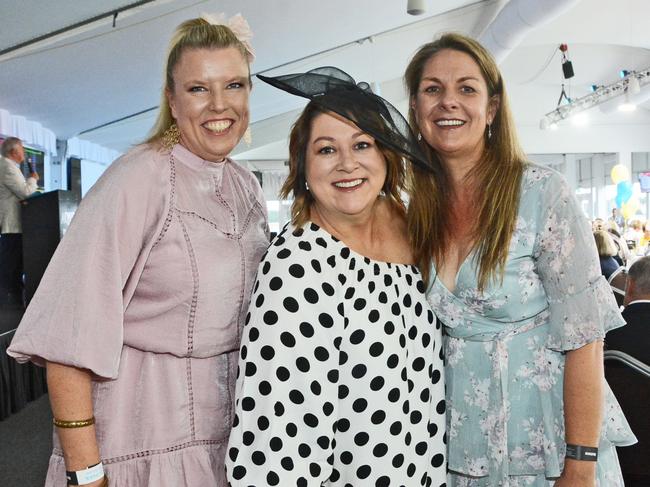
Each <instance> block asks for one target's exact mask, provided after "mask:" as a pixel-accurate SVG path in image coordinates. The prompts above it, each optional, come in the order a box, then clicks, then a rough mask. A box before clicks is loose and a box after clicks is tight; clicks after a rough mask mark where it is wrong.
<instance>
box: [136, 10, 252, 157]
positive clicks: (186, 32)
mask: <svg viewBox="0 0 650 487" xmlns="http://www.w3.org/2000/svg"><path fill="white" fill-rule="evenodd" d="M228 47H234V48H235V49H237V50H238V51H239V52H240V53H241V55H242V57H243V58H244V59H245V60H246V61H247V63H250V60H251V59H252V53H251V52H250V51H249V50H248V49H247V48H246V46H245V45H244V43H243V42H241V41H240V40H239V39H238V38H237V36H236V35H235V33H234V32H233V31H232V30H231V29H230V28H229V27H228V26H226V25H214V24H211V23H209V22H208V21H207V20H205V19H202V18H196V19H191V20H187V21H185V22H183V23H182V24H180V25H179V26H178V27H177V28H176V31H175V32H174V35H173V36H172V38H171V40H170V41H169V49H168V51H167V62H166V63H165V72H164V76H165V86H164V87H163V89H162V94H161V97H160V109H159V111H158V117H157V119H156V123H155V124H154V126H153V127H152V129H151V132H150V133H149V137H148V138H147V140H146V141H145V142H146V143H150V144H155V143H158V142H160V140H161V138H162V137H163V135H164V134H165V131H166V130H167V129H168V128H169V127H171V125H172V124H173V123H174V117H172V112H171V108H170V107H169V101H168V100H167V93H168V92H170V93H171V92H173V91H174V68H176V65H177V64H178V63H179V62H180V60H181V57H182V55H183V53H184V52H185V51H186V50H188V49H224V48H228ZM249 82H250V69H249Z"/></svg>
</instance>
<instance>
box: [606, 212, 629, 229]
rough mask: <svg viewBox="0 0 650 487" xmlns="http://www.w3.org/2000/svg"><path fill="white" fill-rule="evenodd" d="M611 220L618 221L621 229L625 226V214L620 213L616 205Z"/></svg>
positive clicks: (617, 223)
mask: <svg viewBox="0 0 650 487" xmlns="http://www.w3.org/2000/svg"><path fill="white" fill-rule="evenodd" d="M609 221H610V222H613V223H616V226H618V228H620V229H624V228H625V218H623V215H619V214H618V208H616V207H614V208H612V215H611V216H610V217H609Z"/></svg>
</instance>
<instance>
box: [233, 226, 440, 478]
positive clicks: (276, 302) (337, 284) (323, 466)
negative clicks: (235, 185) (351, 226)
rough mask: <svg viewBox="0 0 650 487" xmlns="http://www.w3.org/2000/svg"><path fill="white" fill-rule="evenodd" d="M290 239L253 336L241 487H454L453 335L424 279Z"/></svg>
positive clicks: (257, 302)
mask: <svg viewBox="0 0 650 487" xmlns="http://www.w3.org/2000/svg"><path fill="white" fill-rule="evenodd" d="M281 236H282V240H278V239H277V238H276V240H275V241H274V243H273V245H271V247H270V248H269V251H268V254H267V255H266V257H265V258H264V261H263V262H262V264H260V272H259V273H258V285H256V287H255V289H256V290H255V292H254V294H253V297H252V299H251V306H250V310H249V311H250V318H249V319H248V320H247V322H246V324H245V326H244V330H243V334H242V345H241V352H240V363H239V370H241V371H242V373H240V374H239V376H238V380H237V392H236V399H235V408H236V411H235V412H236V415H235V416H236V419H235V421H234V425H233V429H232V432H231V435H230V443H229V445H228V454H227V456H226V467H227V474H228V479H229V481H230V483H231V485H232V486H233V487H244V486H249V485H255V486H258V487H262V486H266V485H280V486H294V485H295V486H314V487H316V486H321V485H323V486H335V487H344V486H365V485H368V486H393V485H395V486H399V485H407V486H418V485H423V486H427V485H432V486H440V485H444V483H445V481H446V462H445V455H446V446H445V439H444V437H445V402H444V374H443V373H442V359H441V357H440V354H439V350H440V348H441V330H440V328H439V327H436V323H435V316H434V315H433V313H431V312H430V308H429V305H428V304H427V302H426V299H425V296H424V286H423V285H422V282H421V280H420V274H419V272H418V271H417V269H416V268H415V267H413V266H409V265H404V264H390V263H385V262H378V261H373V260H371V259H368V258H364V257H363V256H360V255H359V254H357V253H355V252H354V251H352V250H350V249H349V248H347V247H346V246H345V245H344V244H343V243H342V242H340V241H338V240H337V239H335V238H334V237H332V236H331V235H329V234H328V233H327V232H325V231H323V230H322V229H320V228H319V227H318V226H316V225H314V224H308V225H306V226H305V227H304V228H302V229H294V228H293V227H291V226H289V225H288V226H287V227H286V230H285V231H283V232H282V233H281Z"/></svg>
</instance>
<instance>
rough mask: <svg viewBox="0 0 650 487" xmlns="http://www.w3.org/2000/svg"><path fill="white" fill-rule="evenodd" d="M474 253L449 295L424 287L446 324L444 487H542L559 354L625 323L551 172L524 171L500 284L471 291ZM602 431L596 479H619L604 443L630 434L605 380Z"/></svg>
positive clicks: (560, 447)
mask: <svg viewBox="0 0 650 487" xmlns="http://www.w3.org/2000/svg"><path fill="white" fill-rule="evenodd" d="M474 256H475V254H470V256H469V257H468V258H467V260H466V261H465V262H464V263H463V265H462V266H461V268H460V269H459V271H458V275H457V277H456V288H455V289H454V292H453V293H452V292H450V291H449V290H448V289H447V288H446V287H445V286H444V284H442V282H441V281H440V280H439V279H436V280H435V281H434V282H433V284H432V286H431V289H430V292H429V294H428V300H429V302H430V304H431V306H432V307H433V309H434V310H435V311H436V314H437V315H438V317H439V318H440V320H441V321H442V322H443V323H444V325H446V326H445V332H446V335H447V336H446V337H445V352H446V368H445V370H446V380H447V423H448V425H447V435H448V442H449V470H450V474H449V479H448V480H449V485H451V486H509V487H512V486H519V485H533V486H548V485H553V481H552V480H551V479H553V478H556V477H558V476H559V475H560V474H561V472H562V468H563V463H564V453H565V448H566V446H565V443H564V415H563V398H562V395H563V392H562V382H563V373H564V359H565V355H564V352H566V351H569V350H573V349H576V348H579V347H581V346H583V345H585V344H588V343H590V342H593V341H594V340H598V339H602V338H603V337H604V336H605V332H606V331H607V330H609V329H612V328H617V327H619V326H622V325H624V324H625V322H624V320H623V318H622V317H621V315H620V313H619V311H618V308H617V306H616V302H615V300H614V296H613V294H612V291H611V289H610V288H609V285H608V284H607V282H606V281H605V279H604V278H603V277H602V276H601V274H600V267H599V263H598V255H597V253H596V248H595V245H594V239H593V236H592V234H591V231H590V228H589V225H588V222H587V220H586V219H585V218H584V215H583V214H582V211H581V210H580V208H579V207H578V204H577V201H576V200H575V198H574V197H573V195H572V191H571V190H570V189H569V187H568V186H567V184H566V182H565V181H564V179H563V178H562V176H560V175H559V174H558V173H556V172H555V171H553V170H551V169H548V168H544V167H541V166H537V165H534V164H529V165H527V167H526V169H525V171H524V175H523V178H522V192H521V199H520V208H519V214H518V217H517V222H516V229H515V231H514V233H513V236H512V240H511V243H510V253H509V256H508V260H507V263H506V268H505V275H504V278H503V283H500V282H496V283H495V282H491V283H490V284H489V285H488V286H486V288H485V290H484V292H483V293H480V292H479V291H478V289H477V265H476V262H475V259H474ZM433 272H434V276H435V269H434V270H433ZM601 436H602V437H601V441H600V445H599V460H598V468H597V471H598V480H599V485H600V486H601V487H605V486H607V487H614V486H618V485H621V486H622V485H623V481H622V477H621V473H620V468H619V465H618V459H617V457H616V451H615V448H614V446H615V445H618V446H623V445H630V444H633V443H635V442H636V438H635V437H634V435H633V434H632V432H631V430H630V428H629V425H628V424H627V421H626V420H625V417H624V416H623V413H622V411H621V409H620V407H619V405H618V403H617V402H616V399H615V398H614V396H613V394H612V393H611V390H610V389H609V386H607V387H606V401H605V414H604V422H603V428H602V435H601Z"/></svg>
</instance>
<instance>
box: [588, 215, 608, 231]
mask: <svg viewBox="0 0 650 487" xmlns="http://www.w3.org/2000/svg"><path fill="white" fill-rule="evenodd" d="M604 229H605V221H604V220H603V219H602V218H594V219H593V220H592V221H591V231H592V232H597V231H598V230H604Z"/></svg>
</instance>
